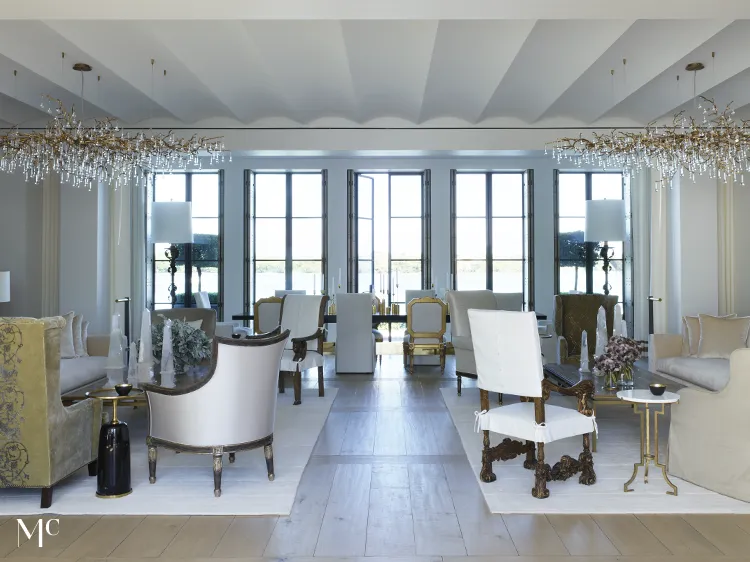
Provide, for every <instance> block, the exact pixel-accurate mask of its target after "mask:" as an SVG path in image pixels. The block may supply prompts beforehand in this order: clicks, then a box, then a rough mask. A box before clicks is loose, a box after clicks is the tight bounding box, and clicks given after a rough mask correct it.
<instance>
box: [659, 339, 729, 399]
mask: <svg viewBox="0 0 750 562" xmlns="http://www.w3.org/2000/svg"><path fill="white" fill-rule="evenodd" d="M648 370H649V371H651V372H652V373H657V374H659V375H664V376H666V377H667V378H670V379H674V380H676V381H678V382H682V383H685V384H688V385H693V386H697V387H700V388H705V389H707V390H713V391H718V390H721V389H723V388H724V387H725V386H727V383H728V382H729V359H706V358H701V357H695V356H691V355H687V354H684V352H683V335H682V334H652V335H651V336H650V337H649V346H648Z"/></svg>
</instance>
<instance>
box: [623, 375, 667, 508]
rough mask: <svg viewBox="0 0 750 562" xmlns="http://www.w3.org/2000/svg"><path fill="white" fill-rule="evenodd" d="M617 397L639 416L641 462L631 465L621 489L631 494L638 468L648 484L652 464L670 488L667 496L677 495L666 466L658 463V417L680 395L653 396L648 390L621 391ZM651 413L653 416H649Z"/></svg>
mask: <svg viewBox="0 0 750 562" xmlns="http://www.w3.org/2000/svg"><path fill="white" fill-rule="evenodd" d="M617 397H618V398H619V399H620V400H622V401H624V402H631V403H632V404H633V410H634V412H635V413H636V414H640V416H641V461H640V462H637V463H635V464H634V465H633V475H632V476H631V477H630V480H628V481H627V482H625V485H624V486H623V489H624V490H625V491H626V492H632V491H633V489H632V488H629V487H628V486H630V485H631V484H632V483H633V481H634V480H635V478H636V476H638V467H640V466H642V467H643V468H644V474H643V481H644V482H645V483H646V484H648V467H649V465H650V464H652V463H653V465H654V466H656V467H657V468H660V469H661V474H662V476H663V477H664V480H665V481H666V483H667V484H668V485H669V487H670V488H672V491H668V492H667V494H669V495H671V496H676V495H677V486H675V485H674V484H673V483H672V481H671V480H670V479H669V476H667V465H666V464H662V463H660V462H659V416H663V415H664V412H665V408H666V406H667V404H676V403H677V402H679V401H680V395H679V394H677V393H675V392H665V393H664V394H662V395H661V396H655V395H654V394H652V393H651V391H650V390H643V389H639V390H621V391H620V392H618V393H617ZM652 406H660V409H659V410H655V409H654V410H652V409H651V407H652ZM652 413H653V416H652V415H651V414H652ZM652 417H653V419H654V452H653V453H652V452H651V418H652Z"/></svg>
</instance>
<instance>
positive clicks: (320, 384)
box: [318, 367, 326, 396]
mask: <svg viewBox="0 0 750 562" xmlns="http://www.w3.org/2000/svg"><path fill="white" fill-rule="evenodd" d="M325 395H326V389H325V386H324V383H323V367H318V396H325Z"/></svg>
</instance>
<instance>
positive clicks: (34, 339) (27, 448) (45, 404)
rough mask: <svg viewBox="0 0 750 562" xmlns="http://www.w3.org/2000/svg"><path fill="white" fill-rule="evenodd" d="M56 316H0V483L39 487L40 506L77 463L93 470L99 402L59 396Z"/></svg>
mask: <svg viewBox="0 0 750 562" xmlns="http://www.w3.org/2000/svg"><path fill="white" fill-rule="evenodd" d="M64 326H65V319H64V318H62V317H60V316H57V317H53V318H43V319H42V320H35V319H33V318H0V488H41V489H42V494H41V496H42V497H41V500H42V501H41V507H42V508H48V507H50V505H51V504H52V488H53V486H55V484H57V483H58V482H60V481H61V480H63V479H64V478H67V477H68V476H70V475H71V474H73V473H74V472H76V471H77V470H78V469H79V468H82V467H84V466H86V465H88V467H89V475H90V476H95V475H96V456H97V447H98V442H99V428H100V427H101V424H102V407H101V402H99V401H98V400H92V399H88V400H84V401H83V402H78V403H77V404H74V405H72V406H69V407H64V406H63V404H62V401H61V400H60V332H61V331H62V328H63V327H64Z"/></svg>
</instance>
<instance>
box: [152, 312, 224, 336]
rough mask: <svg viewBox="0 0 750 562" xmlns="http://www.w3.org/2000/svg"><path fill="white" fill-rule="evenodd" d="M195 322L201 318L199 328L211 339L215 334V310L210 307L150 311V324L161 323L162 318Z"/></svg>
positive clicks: (162, 321)
mask: <svg viewBox="0 0 750 562" xmlns="http://www.w3.org/2000/svg"><path fill="white" fill-rule="evenodd" d="M162 316H164V318H169V319H170V320H175V319H176V320H184V321H186V322H195V321H196V320H201V330H203V331H204V332H206V335H207V336H208V337H209V338H210V339H213V337H214V335H215V334H216V311H215V310H214V309H212V308H164V309H160V310H152V311H151V325H152V326H155V325H157V324H163V323H164V319H163V318H161V317H162Z"/></svg>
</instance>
